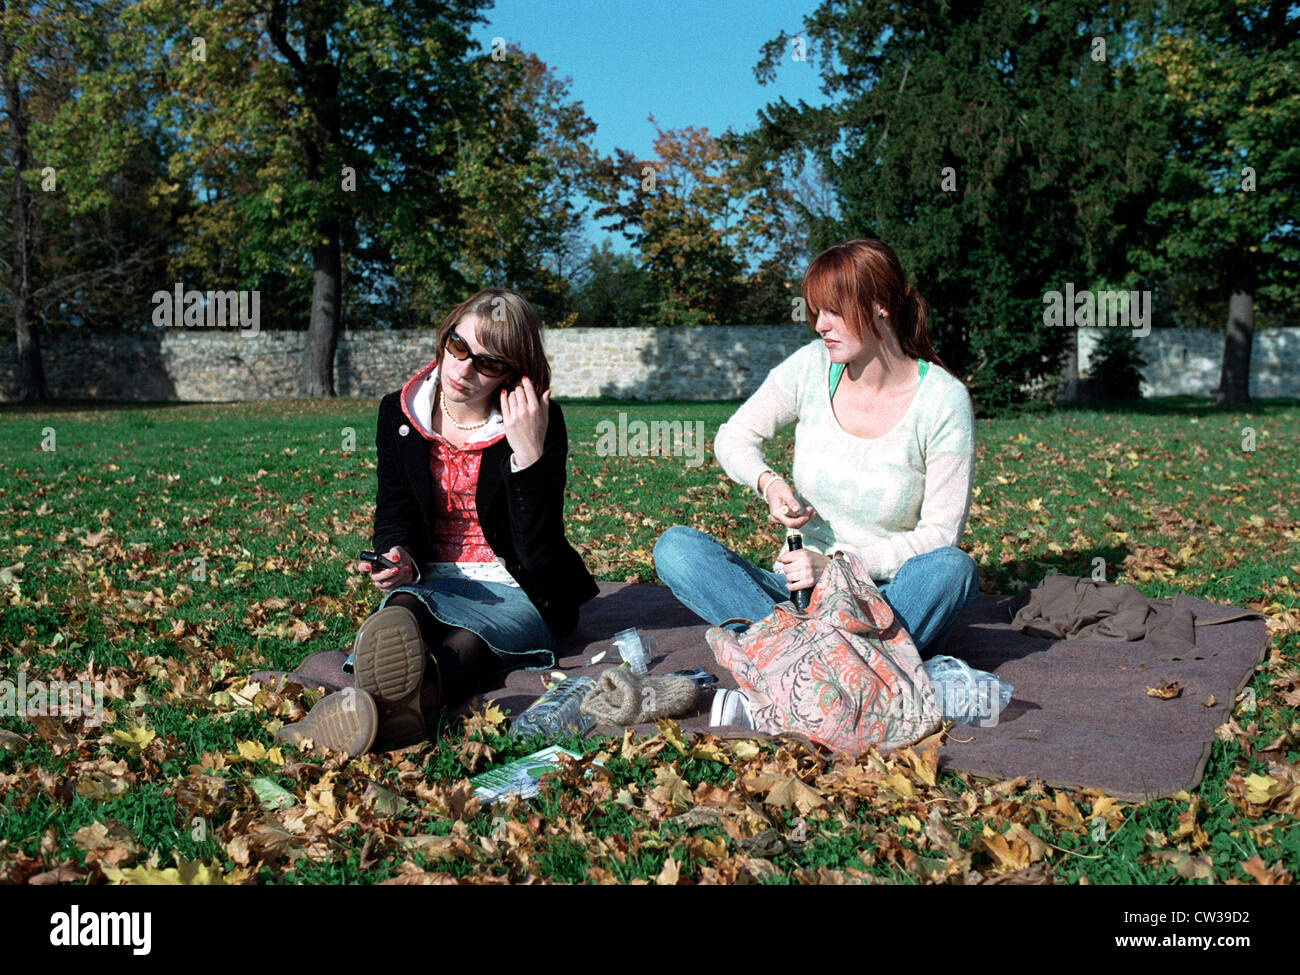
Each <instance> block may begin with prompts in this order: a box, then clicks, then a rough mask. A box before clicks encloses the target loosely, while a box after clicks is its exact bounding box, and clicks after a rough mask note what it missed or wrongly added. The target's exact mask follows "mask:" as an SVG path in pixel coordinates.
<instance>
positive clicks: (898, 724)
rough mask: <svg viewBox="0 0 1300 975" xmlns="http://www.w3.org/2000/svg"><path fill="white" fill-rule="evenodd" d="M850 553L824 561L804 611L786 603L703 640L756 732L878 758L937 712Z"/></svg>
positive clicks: (899, 630)
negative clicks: (792, 735) (874, 753)
mask: <svg viewBox="0 0 1300 975" xmlns="http://www.w3.org/2000/svg"><path fill="white" fill-rule="evenodd" d="M870 580H871V577H870V575H869V574H868V573H867V570H866V566H865V565H864V564H863V563H862V562H861V560H860V559H858V557H857V556H855V555H837V556H836V557H835V558H834V559H832V560H831V561H830V562H828V563H827V564H826V570H825V571H824V572H823V573H822V577H821V579H820V580H819V581H818V583H817V588H816V589H814V590H813V594H812V601H811V604H810V605H809V607H808V611H807V612H806V613H801V612H799V611H798V610H797V609H795V607H794V604H793V603H790V602H783V603H778V604H777V605H776V606H775V608H774V612H773V613H772V614H771V615H770V616H768V617H766V618H764V619H763V620H760V621H759V622H757V623H754V624H752V625H751V626H750V628H749V629H748V630H747V631H746V632H744V633H735V632H733V631H731V630H725V629H722V628H720V627H716V626H715V627H710V628H709V630H708V632H707V634H706V636H705V638H706V639H707V640H708V641H709V646H710V647H711V648H712V650H713V655H714V656H715V657H717V659H718V663H720V664H721V665H722V666H723V667H726V668H727V669H728V670H729V671H731V673H732V674H733V675H734V676H735V678H736V682H737V683H738V684H739V685H740V689H741V690H742V691H744V692H745V694H746V696H748V698H749V702H750V713H751V714H752V715H753V717H754V724H755V725H756V726H757V728H758V729H759V730H760V731H765V732H768V733H771V734H775V733H780V732H783V731H793V732H797V733H799V734H802V735H806V736H807V737H809V738H811V739H812V740H813V741H815V742H818V743H819V744H821V745H824V746H826V747H827V748H829V749H831V750H832V751H844V750H848V751H854V752H859V751H864V750H866V749H867V748H868V747H870V746H871V745H875V746H877V747H878V748H879V749H880V750H881V751H882V752H883V751H888V750H891V749H894V748H899V747H902V746H904V745H909V744H911V743H912V742H915V741H917V740H919V739H921V738H924V737H925V736H926V735H928V734H930V733H931V732H933V731H934V730H936V729H937V728H938V726H939V724H940V721H941V717H942V715H941V712H940V709H939V704H938V701H937V699H936V697H935V693H934V687H933V685H932V684H931V683H930V678H929V677H928V676H927V675H926V672H925V668H924V667H923V666H922V665H921V656H920V654H919V653H917V650H916V645H915V644H914V643H913V642H912V638H911V636H910V635H909V634H908V632H907V631H906V630H905V629H903V627H902V626H901V625H900V624H899V622H898V621H897V620H896V619H895V618H894V611H893V610H892V609H891V608H890V606H889V604H888V603H887V602H885V599H884V597H883V596H881V595H880V591H879V590H878V589H876V587H875V586H874V585H873V584H872V583H871V581H870Z"/></svg>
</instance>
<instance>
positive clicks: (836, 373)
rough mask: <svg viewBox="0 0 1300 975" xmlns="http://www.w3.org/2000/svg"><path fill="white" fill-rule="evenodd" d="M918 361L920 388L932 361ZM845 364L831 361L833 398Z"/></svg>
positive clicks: (917, 378) (918, 383)
mask: <svg viewBox="0 0 1300 975" xmlns="http://www.w3.org/2000/svg"><path fill="white" fill-rule="evenodd" d="M916 361H917V362H918V363H919V365H918V366H917V369H916V371H917V377H916V385H917V387H918V388H920V385H921V380H923V379H924V378H925V373H926V371H927V370H928V369H929V368H930V363H928V362H926V361H925V360H924V359H917V360H916ZM844 366H845V363H843V362H832V363H831V372H830V386H831V398H832V399H833V398H834V397H835V388H836V387H837V386H839V384H840V377H841V376H843V375H844Z"/></svg>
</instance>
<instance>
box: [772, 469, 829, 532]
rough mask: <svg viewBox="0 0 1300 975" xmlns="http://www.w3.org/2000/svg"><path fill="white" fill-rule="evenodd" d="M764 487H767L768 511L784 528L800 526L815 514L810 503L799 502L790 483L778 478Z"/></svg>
mask: <svg viewBox="0 0 1300 975" xmlns="http://www.w3.org/2000/svg"><path fill="white" fill-rule="evenodd" d="M764 487H767V510H768V513H769V514H771V516H772V520H773V521H775V522H777V523H778V524H782V525H785V527H786V528H802V527H803V526H804V525H806V524H808V522H809V520H810V519H811V518H812V516H813V515H814V514H816V512H815V511H813V509H812V506H811V505H809V506H808V507H804V506H803V505H801V504H799V502H798V500H797V499H796V498H795V496H794V492H793V491H792V490H790V485H789V484H786V483H785V481H783V480H781V479H780V478H777V479H776V480H775V481H773V482H772V484H771V485H770V486H769V485H764Z"/></svg>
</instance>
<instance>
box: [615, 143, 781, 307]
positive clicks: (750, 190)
mask: <svg viewBox="0 0 1300 975" xmlns="http://www.w3.org/2000/svg"><path fill="white" fill-rule="evenodd" d="M651 121H653V118H652V119H651ZM657 131H658V136H657V138H656V139H655V142H654V149H655V157H654V158H653V159H638V158H636V157H635V156H634V155H633V154H632V153H629V152H627V151H626V150H618V151H617V153H616V158H615V160H614V163H613V165H612V166H611V167H610V169H609V170H608V171H607V175H606V179H605V181H604V184H603V187H602V188H601V190H600V191H599V192H600V194H601V199H602V202H603V203H604V206H602V207H601V208H600V209H598V210H597V211H596V214H595V215H596V217H597V218H611V222H610V223H609V224H607V225H606V229H609V230H618V231H621V232H622V233H623V234H624V235H625V236H626V237H627V238H628V240H630V241H631V242H632V244H633V246H634V247H635V249H636V250H637V252H638V254H639V255H640V259H641V263H642V266H643V267H644V268H645V269H646V271H647V273H648V275H649V279H650V285H651V289H652V293H653V300H654V301H655V302H657V305H658V307H657V308H656V309H655V310H653V311H652V312H651V314H650V315H649V317H648V320H647V321H645V322H644V323H643V324H663V325H681V324H744V323H745V319H746V318H750V316H758V317H759V319H760V320H762V321H764V322H772V321H780V320H789V317H790V315H791V309H792V305H791V303H790V302H789V301H788V300H787V299H785V297H784V295H783V294H782V293H781V292H782V290H783V286H784V284H785V277H786V276H787V275H788V267H789V264H788V261H789V258H790V256H791V254H792V253H793V252H794V250H795V248H796V244H795V241H794V240H792V235H791V234H790V228H789V226H788V224H787V223H786V222H785V221H784V220H782V207H783V206H788V204H789V200H790V194H789V190H788V189H786V188H785V187H784V186H782V185H781V184H780V182H779V180H777V179H774V178H772V176H771V175H770V174H768V173H766V172H765V171H758V172H753V171H746V170H745V169H744V166H743V164H744V162H745V155H744V152H743V151H742V150H741V149H740V148H739V146H738V145H737V144H736V141H735V140H734V138H733V137H732V136H731V135H730V134H726V135H724V136H723V137H721V138H714V137H713V136H711V135H709V132H708V130H707V129H704V128H685V129H681V130H676V131H665V130H662V129H659V130H657ZM755 290H758V291H759V292H760V293H763V292H764V291H766V295H767V300H766V301H759V302H755V301H754V300H753V294H754V291H755ZM772 294H776V295H778V298H777V300H772V299H771V297H770V296H771V295H772ZM750 320H753V319H752V318H750Z"/></svg>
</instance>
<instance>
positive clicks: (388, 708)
mask: <svg viewBox="0 0 1300 975" xmlns="http://www.w3.org/2000/svg"><path fill="white" fill-rule="evenodd" d="M425 652H426V651H425V646H424V640H423V639H422V638H421V637H420V625H419V623H417V622H416V619H415V616H414V615H413V614H412V613H411V611H410V610H408V609H406V608H405V607H403V606H385V607H384V608H383V609H381V610H379V612H377V613H375V614H374V615H373V616H371V617H370V618H369V619H367V620H366V621H365V622H364V623H362V624H361V629H359V630H358V631H357V638H356V642H355V643H354V644H353V647H352V669H353V673H354V674H355V677H356V686H357V689H358V690H361V691H365V692H366V693H367V694H369V695H370V696H372V697H373V698H374V700H375V704H376V705H377V706H378V709H379V721H380V725H381V727H380V731H379V737H380V738H381V739H382V740H383V741H384V742H385V743H388V742H397V741H409V740H413V739H414V740H418V739H420V738H423V737H424V736H425V734H426V728H425V723H424V713H423V711H421V710H420V687H421V685H422V684H423V681H424V663H425Z"/></svg>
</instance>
